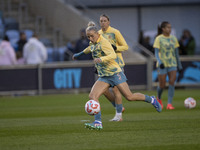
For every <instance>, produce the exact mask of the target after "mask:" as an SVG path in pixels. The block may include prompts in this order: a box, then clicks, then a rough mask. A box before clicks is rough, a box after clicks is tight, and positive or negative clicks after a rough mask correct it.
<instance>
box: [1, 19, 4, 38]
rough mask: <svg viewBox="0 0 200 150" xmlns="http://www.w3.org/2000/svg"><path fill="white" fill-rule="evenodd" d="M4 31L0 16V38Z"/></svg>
mask: <svg viewBox="0 0 200 150" xmlns="http://www.w3.org/2000/svg"><path fill="white" fill-rule="evenodd" d="M4 31H5V27H4V23H3V19H2V18H1V17H0V39H2V38H3V37H4Z"/></svg>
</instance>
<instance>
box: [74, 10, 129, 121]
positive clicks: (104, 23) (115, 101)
mask: <svg viewBox="0 0 200 150" xmlns="http://www.w3.org/2000/svg"><path fill="white" fill-rule="evenodd" d="M88 25H91V26H95V23H94V22H89V24H88ZM100 26H101V30H99V31H98V32H99V34H101V35H103V37H104V38H106V39H107V40H108V41H109V42H110V44H111V45H112V47H113V49H114V50H115V53H116V54H117V58H116V59H115V61H116V62H117V63H118V64H119V66H120V67H121V69H122V70H123V68H124V66H125V63H124V60H123V57H122V52H123V51H125V50H128V45H127V43H126V41H125V40H124V38H123V36H122V34H121V33H120V32H119V30H117V29H115V28H113V27H111V26H110V19H109V17H108V16H107V15H105V14H103V15H101V16H100ZM81 54H84V53H80V55H81ZM80 55H79V54H78V56H80ZM75 56H77V55H75ZM76 58H77V57H76ZM104 95H105V97H106V98H107V99H108V100H109V101H110V102H111V103H112V105H113V106H114V107H115V109H116V114H115V116H114V118H113V119H111V120H110V121H122V112H123V111H124V110H125V109H124V107H123V105H122V96H121V93H120V92H119V90H118V89H117V87H116V86H114V87H113V88H112V92H111V91H110V90H109V89H108V90H106V91H105V93H104Z"/></svg>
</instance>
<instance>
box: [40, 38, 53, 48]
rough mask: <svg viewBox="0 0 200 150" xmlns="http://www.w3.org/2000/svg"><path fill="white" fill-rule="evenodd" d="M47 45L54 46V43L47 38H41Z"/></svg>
mask: <svg viewBox="0 0 200 150" xmlns="http://www.w3.org/2000/svg"><path fill="white" fill-rule="evenodd" d="M39 40H40V41H41V42H42V43H43V44H44V45H45V46H46V47H53V43H52V42H51V41H50V40H49V39H47V38H40V39H39Z"/></svg>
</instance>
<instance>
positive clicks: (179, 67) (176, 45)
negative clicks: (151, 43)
mask: <svg viewBox="0 0 200 150" xmlns="http://www.w3.org/2000/svg"><path fill="white" fill-rule="evenodd" d="M175 41H176V43H175V57H176V62H177V68H178V71H181V70H182V69H183V67H182V65H181V61H180V59H179V49H178V47H179V43H178V40H177V38H176V37H175Z"/></svg>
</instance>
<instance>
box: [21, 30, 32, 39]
mask: <svg viewBox="0 0 200 150" xmlns="http://www.w3.org/2000/svg"><path fill="white" fill-rule="evenodd" d="M23 32H24V33H25V34H26V38H27V40H28V39H30V38H31V37H32V36H33V33H34V32H33V30H29V29H26V30H23Z"/></svg>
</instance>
